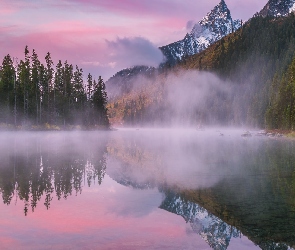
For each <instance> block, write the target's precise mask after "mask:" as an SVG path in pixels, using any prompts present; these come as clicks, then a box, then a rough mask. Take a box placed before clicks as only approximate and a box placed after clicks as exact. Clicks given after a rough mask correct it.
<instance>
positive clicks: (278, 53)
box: [174, 14, 295, 130]
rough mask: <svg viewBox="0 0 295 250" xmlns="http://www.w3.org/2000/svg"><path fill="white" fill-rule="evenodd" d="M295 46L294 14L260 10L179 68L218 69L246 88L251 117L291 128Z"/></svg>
mask: <svg viewBox="0 0 295 250" xmlns="http://www.w3.org/2000/svg"><path fill="white" fill-rule="evenodd" d="M294 52H295V16H294V14H291V15H289V16H287V17H279V18H271V17H265V18H264V17H260V16H256V17H254V18H252V19H250V21H248V22H247V23H246V24H245V25H244V26H243V28H241V29H240V30H238V31H237V32H235V33H233V34H230V35H229V36H227V37H225V38H223V39H222V40H220V41H218V42H217V43H215V44H213V45H212V46H210V47H209V48H208V49H207V50H205V51H203V52H201V53H199V54H196V55H193V56H190V57H187V58H186V59H185V60H183V61H182V62H180V63H179V64H178V65H177V66H176V69H185V70H190V69H197V70H202V71H210V72H216V73H217V74H218V75H219V76H220V77H222V78H223V79H225V80H227V81H231V82H232V85H235V86H240V87H241V88H243V91H242V92H241V91H240V92H239V93H238V94H239V98H240V99H241V100H242V101H245V102H247V100H250V102H249V106H248V108H247V109H246V110H245V112H247V117H248V118H247V119H248V123H251V124H255V125H257V126H260V127H263V126H266V127H268V128H280V129H286V130H289V129H294V128H295V99H294V98H295V82H294V76H295V54H294ZM174 70H175V68H174Z"/></svg>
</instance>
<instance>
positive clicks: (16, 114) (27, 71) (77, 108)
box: [0, 46, 109, 128]
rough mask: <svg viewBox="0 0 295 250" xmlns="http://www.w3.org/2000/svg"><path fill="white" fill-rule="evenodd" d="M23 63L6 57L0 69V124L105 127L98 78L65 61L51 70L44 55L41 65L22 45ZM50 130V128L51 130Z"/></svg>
mask: <svg viewBox="0 0 295 250" xmlns="http://www.w3.org/2000/svg"><path fill="white" fill-rule="evenodd" d="M24 54H25V57H24V59H23V60H20V61H19V62H18V61H15V60H14V59H12V58H11V56H10V55H9V54H8V55H7V56H5V57H4V59H3V62H2V65H1V68H0V123H2V124H5V125H12V126H15V127H16V126H23V127H27V128H29V127H31V126H40V127H42V126H43V125H47V127H48V126H49V127H51V126H53V125H56V126H60V125H63V126H64V127H65V126H69V125H80V126H85V127H88V128H89V127H96V126H99V127H108V126H109V120H108V116H107V107H106V105H107V93H106V89H105V84H104V81H103V79H102V78H101V77H99V78H98V79H97V80H95V79H93V77H92V76H91V75H90V74H89V75H88V77H87V84H84V81H83V70H82V69H81V68H79V67H78V66H76V67H73V65H72V64H69V63H68V62H67V61H65V62H64V63H62V61H61V60H59V61H58V63H57V64H56V66H55V67H54V63H53V61H52V59H51V55H50V53H49V52H48V53H47V55H46V57H45V64H43V63H41V61H40V60H39V58H38V55H37V53H36V51H35V50H33V51H32V53H31V54H30V52H29V49H28V47H27V46H26V48H25V51H24ZM52 128H53V127H52Z"/></svg>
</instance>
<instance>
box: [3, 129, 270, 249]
mask: <svg viewBox="0 0 295 250" xmlns="http://www.w3.org/2000/svg"><path fill="white" fill-rule="evenodd" d="M220 133H221V132H220V131H217V130H212V131H207V132H204V133H202V132H201V131H196V130H189V131H177V130H170V131H169V132H165V131H163V130H150V131H149V130H147V131H134V130H133V131H132V130H123V131H117V132H110V133H95V132H85V133H83V132H82V133H76V134H75V133H74V134H73V133H46V134H42V133H39V134H38V133H37V134H30V133H26V134H25V135H22V134H17V136H15V135H12V134H7V135H4V134H2V135H0V137H1V139H2V140H0V156H1V163H0V171H1V173H5V174H7V176H8V177H7V178H4V177H3V176H2V178H1V181H2V183H6V182H7V183H9V181H12V182H13V179H14V178H15V179H17V178H19V179H18V182H19V183H18V186H19V187H20V186H21V185H22V184H23V183H22V181H24V180H29V179H30V178H32V180H34V178H35V180H40V178H41V177H40V176H42V174H43V175H44V173H46V171H48V175H49V176H51V178H52V180H51V183H52V185H53V188H54V189H55V191H56V188H57V187H58V186H57V185H56V182H59V184H61V185H59V188H61V189H62V188H68V187H67V185H71V186H73V187H74V186H75V185H76V184H77V183H79V185H78V189H77V190H78V191H79V192H77V194H76V191H75V189H74V188H72V191H71V195H67V198H66V200H65V199H64V198H63V195H61V199H60V200H57V197H56V196H55V195H53V199H52V201H51V204H50V208H49V209H48V210H47V209H46V207H45V206H44V205H43V203H44V200H45V193H43V195H42V197H41V198H40V201H38V205H37V207H36V208H35V210H34V212H33V213H32V211H31V207H30V206H31V204H30V201H29V204H28V207H29V211H28V216H27V217H25V216H24V214H23V212H24V211H23V209H24V200H20V199H19V198H17V197H16V195H14V196H13V197H12V200H11V202H10V205H9V206H7V205H4V204H2V203H1V205H0V211H1V214H0V220H1V226H0V235H1V236H0V242H1V245H2V246H4V248H5V247H6V248H8V249H9V248H10V249H40V248H41V249H52V248H53V249H65V248H70V249H73V248H74V249H81V248H82V249H83V248H86V249H87V248H91V249H92V248H93V247H94V248H95V247H97V248H98V249H208V248H209V245H208V244H207V243H206V242H205V241H204V240H203V239H204V238H206V237H208V233H207V234H206V235H205V234H204V230H205V231H206V228H210V226H211V225H212V224H214V223H213V222H217V223H222V221H221V220H220V219H218V218H217V217H214V216H211V215H210V214H209V215H210V216H211V217H210V216H209V217H208V212H207V211H206V210H202V212H200V213H199V214H194V217H192V218H191V219H190V220H188V219H186V218H185V216H184V215H183V214H181V213H180V212H175V211H170V210H169V209H167V207H165V208H163V202H164V201H165V199H166V200H167V196H166V191H167V190H169V189H170V188H173V189H176V190H177V189H197V188H209V187H213V186H215V185H217V184H218V183H220V182H221V181H222V180H224V179H227V178H229V177H230V176H239V177H241V176H242V177H245V176H246V177H247V175H249V172H248V171H246V170H245V169H244V168H245V166H248V167H249V168H250V169H252V168H255V167H256V165H255V164H254V162H255V160H256V158H255V157H254V158H255V159H254V158H253V156H257V152H258V151H259V150H260V148H261V146H265V145H266V146H267V145H268V144H265V143H266V139H265V138H262V139H259V138H255V137H253V138H251V139H250V140H245V139H244V138H241V136H240V134H241V133H240V131H229V130H228V131H222V133H223V136H220ZM251 157H252V158H251ZM259 157H260V156H259ZM262 157H264V156H262ZM260 158H261V157H260ZM15 159H16V160H15ZM41 159H42V164H40V163H41ZM104 161H105V165H106V169H104V168H103V167H101V166H100V165H104V163H103V162H104ZM241 162H242V163H243V162H244V164H241ZM26 164H27V167H24V169H23V168H22V165H26ZM32 164H33V165H32ZM14 165H17V167H16V168H15V169H14V170H13V167H14ZM85 166H86V167H85ZM96 167H97V168H96ZM34 168H37V169H38V168H39V169H38V171H39V172H38V171H37V172H36V171H35V172H34V171H32V172H30V173H28V172H26V171H28V170H30V169H34ZM6 169H9V171H6ZM22 169H23V170H24V173H23V174H24V175H26V173H27V176H25V178H24V177H23V176H22V178H20V176H18V174H19V175H20V172H21V170H22ZM41 169H42V171H40V170H41ZM48 169H49V170H50V171H49V170H48ZM61 169H62V171H61ZM13 171H15V172H16V173H18V174H15V173H13ZM250 172H251V171H250ZM36 173H37V175H36ZM68 174H72V175H70V177H69V178H70V180H71V182H69V183H68V182H67V180H66V178H67V175H68ZM96 174H98V175H100V177H101V181H102V182H101V185H99V184H98V179H99V178H96V179H95V178H93V179H91V178H92V176H94V175H96ZM35 175H36V176H35ZM0 177H1V176H0ZM88 177H89V181H88V180H87V178H88ZM90 177H91V178H90ZM98 177H99V176H98ZM246 177H245V178H246ZM38 178H39V179H38ZM42 178H43V177H42ZM75 178H76V179H75ZM94 179H95V181H94ZM75 180H76V182H77V183H76V184H75ZM1 181H0V184H1V185H2V183H1ZM94 183H96V184H94ZM33 184H34V181H31V184H30V185H31V186H33ZM63 185H64V186H63ZM31 189H32V187H31ZM163 190H166V191H163ZM55 191H54V192H53V193H55ZM1 192H2V190H1ZM80 192H81V194H80ZM30 197H31V196H30ZM171 204H172V205H173V202H172V203H171ZM171 204H170V205H171ZM191 204H194V203H191ZM195 205H196V204H195ZM161 206H162V209H160V208H159V207H161ZM175 209H176V210H177V209H178V210H177V211H179V207H176V208H175ZM167 211H170V212H172V213H168V212H167ZM176 214H179V215H181V216H182V217H183V218H181V216H177V215H176ZM206 216H207V217H208V218H206ZM186 221H187V223H186ZM210 223H211V224H210ZM212 230H213V229H212ZM213 231H214V230H213ZM225 231H226V230H225ZM226 232H227V231H226ZM209 233H210V232H209ZM255 248H256V247H255V246H254V244H253V243H252V242H251V241H249V240H248V239H247V238H245V237H243V236H242V237H241V238H239V237H238V238H235V237H231V238H230V244H229V247H228V249H255Z"/></svg>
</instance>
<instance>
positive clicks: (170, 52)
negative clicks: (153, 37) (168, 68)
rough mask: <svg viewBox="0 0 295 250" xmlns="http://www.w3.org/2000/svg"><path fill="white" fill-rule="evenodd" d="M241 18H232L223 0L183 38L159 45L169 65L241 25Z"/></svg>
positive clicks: (203, 47) (198, 50) (196, 51)
mask: <svg viewBox="0 0 295 250" xmlns="http://www.w3.org/2000/svg"><path fill="white" fill-rule="evenodd" d="M242 24H243V23H242V21H241V20H233V19H232V17H231V14H230V10H229V9H228V7H227V5H226V3H225V1H224V0H221V1H220V3H219V4H218V5H217V6H215V7H214V8H213V10H211V11H210V12H209V13H208V14H207V15H206V16H205V17H204V18H203V19H202V20H201V21H199V22H198V23H196V24H195V25H194V27H193V29H192V31H191V32H190V33H187V34H186V36H185V38H184V39H183V40H180V41H178V42H175V43H172V44H169V45H166V46H163V47H160V49H161V51H162V52H163V54H164V55H165V57H166V58H167V62H168V63H169V64H171V65H174V64H176V63H177V62H178V61H181V60H182V59H183V58H184V57H186V56H190V55H194V54H197V53H199V52H201V51H203V50H205V49H206V48H208V47H209V46H210V45H211V44H213V43H215V42H216V41H218V40H220V39H221V38H223V37H224V36H227V35H228V34H230V33H233V32H235V31H236V30H238V29H239V28H240V27H241V26H242Z"/></svg>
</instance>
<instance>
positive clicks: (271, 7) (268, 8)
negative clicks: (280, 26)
mask: <svg viewBox="0 0 295 250" xmlns="http://www.w3.org/2000/svg"><path fill="white" fill-rule="evenodd" d="M294 10H295V0H269V1H268V3H267V4H266V5H265V6H264V8H263V9H262V10H261V11H260V12H259V13H258V15H260V16H263V17H266V16H271V17H280V16H287V15H289V14H290V13H291V12H294Z"/></svg>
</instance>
